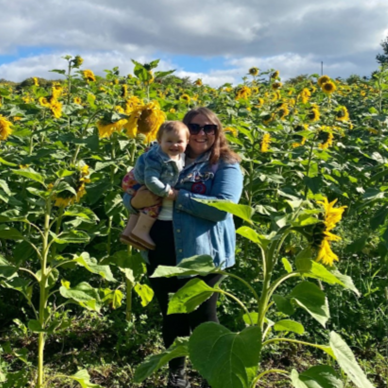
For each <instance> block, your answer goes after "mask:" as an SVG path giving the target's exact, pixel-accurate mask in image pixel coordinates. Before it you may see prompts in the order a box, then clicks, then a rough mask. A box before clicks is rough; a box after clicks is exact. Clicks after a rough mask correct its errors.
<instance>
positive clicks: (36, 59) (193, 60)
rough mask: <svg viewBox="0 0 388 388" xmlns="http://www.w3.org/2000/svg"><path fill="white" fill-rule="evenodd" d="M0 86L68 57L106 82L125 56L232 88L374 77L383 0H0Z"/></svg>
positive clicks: (44, 71)
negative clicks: (321, 77)
mask: <svg viewBox="0 0 388 388" xmlns="http://www.w3.org/2000/svg"><path fill="white" fill-rule="evenodd" d="M0 9H1V15H2V22H1V23H0V36H1V39H0V79H1V78H3V79H6V80H10V81H15V82H20V81H23V80H24V79H26V78H29V77H42V78H46V79H58V74H57V73H52V72H50V71H49V70H51V69H65V67H66V61H65V60H64V59H63V58H62V57H63V56H65V55H73V56H75V55H81V57H82V58H83V59H84V64H83V66H82V69H90V70H92V71H94V73H95V74H98V75H101V76H103V75H104V74H105V73H104V70H105V69H112V68H113V67H118V68H119V71H120V74H121V75H127V74H128V73H132V70H133V64H132V62H131V59H135V60H137V61H139V62H141V63H146V62H150V61H151V60H154V59H160V63H159V67H158V69H157V70H172V69H175V70H176V71H175V74H176V75H177V76H179V77H190V78H191V79H192V80H196V79H197V78H201V79H202V80H203V82H204V83H207V84H210V85H212V86H220V85H222V84H224V83H232V84H235V85H236V84H238V83H240V82H242V77H244V76H246V75H247V72H248V69H249V68H250V67H258V68H259V69H260V71H262V72H264V71H268V70H270V69H276V70H279V71H280V75H281V77H282V79H283V80H286V79H288V78H291V77H296V76H298V75H301V74H308V75H310V74H314V73H317V74H320V73H321V62H323V73H324V74H327V75H328V76H330V77H332V78H336V77H342V78H346V77H348V76H350V75H352V74H358V75H360V76H370V74H371V72H372V71H374V70H376V69H377V68H378V64H377V62H376V59H375V57H376V54H378V53H382V49H381V46H380V43H381V41H382V40H383V39H384V38H385V37H387V36H388V0H320V1H317V0H292V1H291V0H222V1H221V0H141V1H139V0H93V1H92V0H66V1H64V0H39V1H37V0H0Z"/></svg>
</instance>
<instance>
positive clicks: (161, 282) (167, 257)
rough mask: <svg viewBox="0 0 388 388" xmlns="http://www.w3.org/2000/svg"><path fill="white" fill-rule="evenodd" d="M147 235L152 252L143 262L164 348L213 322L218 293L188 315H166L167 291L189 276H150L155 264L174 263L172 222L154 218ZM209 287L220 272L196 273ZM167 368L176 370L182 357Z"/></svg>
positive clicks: (182, 363)
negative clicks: (159, 312) (152, 244)
mask: <svg viewBox="0 0 388 388" xmlns="http://www.w3.org/2000/svg"><path fill="white" fill-rule="evenodd" d="M150 236H151V238H152V239H153V240H154V242H155V244H156V249H155V250H154V251H149V254H148V259H149V261H150V264H148V265H147V274H148V277H149V280H150V283H151V287H152V289H153V290H154V292H155V297H156V299H157V300H158V302H159V305H160V309H161V310H162V316H163V329H162V336H163V341H164V346H165V347H166V348H168V347H169V346H170V345H172V343H173V342H174V341H175V339H176V338H177V337H186V336H189V335H190V331H193V330H194V329H195V328H196V327H197V326H198V325H200V324H201V323H204V322H217V323H218V318H217V299H218V293H216V292H215V293H214V294H213V295H212V296H211V297H210V298H209V299H208V300H207V301H205V302H204V303H202V304H201V305H200V306H199V308H198V309H197V310H195V311H193V312H192V313H190V314H171V315H167V308H168V300H169V299H168V294H169V293H175V292H177V291H178V290H179V289H180V288H181V287H182V286H183V285H184V284H185V283H187V282H188V281H189V280H191V279H192V278H186V279H178V278H176V277H172V278H150V275H152V274H153V272H154V271H155V269H156V267H157V266H158V265H169V266H175V265H176V255H175V243H174V234H173V225H172V221H159V220H157V221H156V222H155V224H154V226H153V227H152V229H151V232H150ZM198 278H199V279H202V280H203V281H204V282H205V283H207V284H208V285H209V286H211V287H212V286H214V285H215V284H216V283H218V282H219V281H220V280H221V278H222V275H207V276H198ZM169 365H170V369H171V370H175V369H180V368H183V367H184V365H185V358H184V357H179V358H175V359H173V360H172V361H170V363H169Z"/></svg>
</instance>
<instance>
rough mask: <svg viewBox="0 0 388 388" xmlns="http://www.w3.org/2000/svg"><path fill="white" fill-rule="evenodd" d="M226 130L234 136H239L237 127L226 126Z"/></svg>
mask: <svg viewBox="0 0 388 388" xmlns="http://www.w3.org/2000/svg"><path fill="white" fill-rule="evenodd" d="M224 132H230V133H231V134H232V135H233V136H235V137H237V136H238V131H237V129H236V128H233V127H226V128H224Z"/></svg>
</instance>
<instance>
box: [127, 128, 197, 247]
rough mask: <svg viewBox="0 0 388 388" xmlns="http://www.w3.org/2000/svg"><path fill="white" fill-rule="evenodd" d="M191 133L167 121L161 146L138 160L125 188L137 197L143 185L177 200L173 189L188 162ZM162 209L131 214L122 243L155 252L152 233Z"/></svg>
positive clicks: (161, 130)
mask: <svg viewBox="0 0 388 388" xmlns="http://www.w3.org/2000/svg"><path fill="white" fill-rule="evenodd" d="M189 137H190V132H189V130H188V128H187V126H186V125H185V124H183V123H182V122H180V121H166V122H165V123H163V124H162V125H161V126H160V128H159V131H158V134H157V140H158V144H157V145H155V146H153V147H151V149H150V150H149V151H148V152H146V153H144V154H142V155H141V156H140V157H139V158H138V160H137V161H136V165H135V168H134V169H132V170H131V171H130V172H129V173H127V175H125V177H124V179H123V182H122V188H123V190H124V191H126V192H127V193H128V194H130V195H134V194H135V193H136V191H137V190H138V189H139V188H140V186H142V185H146V186H147V188H148V190H150V191H151V192H152V193H154V194H156V195H158V196H160V197H164V198H167V199H170V200H174V199H175V197H176V192H175V190H174V189H173V186H174V185H175V184H176V182H177V181H178V177H179V173H180V172H181V171H182V169H183V167H184V163H185V154H184V152H185V150H186V147H187V144H188V142H189ZM160 208H161V207H160V206H152V207H147V208H144V209H141V210H140V213H139V215H137V214H131V216H130V217H129V220H128V223H127V226H126V228H125V229H124V231H123V233H122V234H121V236H120V241H121V242H122V243H124V244H128V245H132V246H133V247H135V248H137V249H140V250H144V249H150V250H153V249H155V243H154V242H153V241H152V239H151V237H150V235H149V232H150V230H151V227H152V225H153V224H154V222H155V220H156V219H157V218H158V215H159V213H160Z"/></svg>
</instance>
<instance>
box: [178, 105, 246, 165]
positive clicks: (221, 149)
mask: <svg viewBox="0 0 388 388" xmlns="http://www.w3.org/2000/svg"><path fill="white" fill-rule="evenodd" d="M197 115H203V116H205V117H206V118H207V119H208V120H209V121H210V122H211V123H213V124H215V125H217V130H216V132H215V134H214V136H215V139H214V143H213V145H212V146H211V148H210V159H209V161H210V163H211V164H216V163H218V161H219V160H220V159H222V160H223V161H225V162H227V163H236V162H240V160H241V158H240V156H239V155H237V154H236V153H235V152H234V151H232V150H231V149H230V147H229V144H228V141H227V140H226V138H225V135H224V130H223V129H222V124H221V121H220V119H219V118H218V117H217V115H216V114H215V113H214V112H213V111H211V110H210V109H209V108H205V107H200V108H194V109H192V110H190V111H189V112H187V113H186V114H185V117H183V120H182V121H183V123H184V124H186V125H189V124H190V123H191V120H192V119H193V118H194V117H195V116H197ZM187 147H188V148H189V147H190V146H187Z"/></svg>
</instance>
